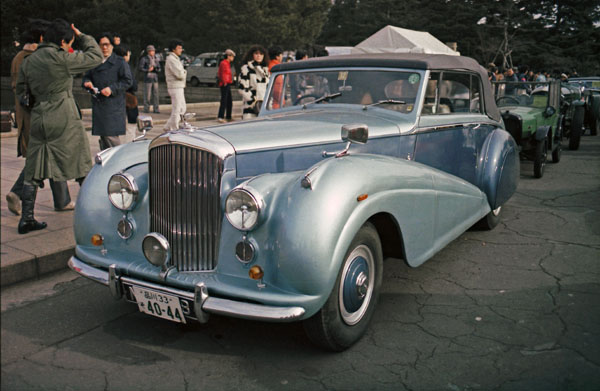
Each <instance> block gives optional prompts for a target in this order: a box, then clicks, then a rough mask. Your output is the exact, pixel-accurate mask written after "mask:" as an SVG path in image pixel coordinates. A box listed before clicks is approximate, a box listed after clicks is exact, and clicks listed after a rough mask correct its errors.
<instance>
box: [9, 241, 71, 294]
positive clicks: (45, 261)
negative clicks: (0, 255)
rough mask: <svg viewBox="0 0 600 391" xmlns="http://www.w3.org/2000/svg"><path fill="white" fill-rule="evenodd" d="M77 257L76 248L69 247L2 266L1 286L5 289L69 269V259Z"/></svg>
mask: <svg viewBox="0 0 600 391" xmlns="http://www.w3.org/2000/svg"><path fill="white" fill-rule="evenodd" d="M73 255H75V247H68V248H65V249H63V250H59V251H56V252H54V253H51V254H46V255H42V256H40V257H33V258H30V259H28V260H26V261H22V262H17V263H14V264H12V265H5V266H2V270H1V273H0V276H1V278H0V286H1V287H2V288H5V287H7V286H9V285H13V284H17V283H20V282H24V281H27V280H33V279H36V280H37V279H39V278H40V277H41V276H43V275H46V274H50V273H53V272H56V271H59V270H65V269H67V261H68V259H69V258H70V257H71V256H73Z"/></svg>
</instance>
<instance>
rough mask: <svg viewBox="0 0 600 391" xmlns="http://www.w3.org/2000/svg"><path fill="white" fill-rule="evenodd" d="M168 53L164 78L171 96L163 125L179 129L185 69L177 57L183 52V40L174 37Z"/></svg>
mask: <svg viewBox="0 0 600 391" xmlns="http://www.w3.org/2000/svg"><path fill="white" fill-rule="evenodd" d="M169 51H170V53H169V55H168V56H167V61H166V65H165V78H166V80H167V91H169V96H170V97H171V116H170V117H169V120H168V121H167V124H166V125H165V129H164V130H165V131H168V130H176V129H179V121H180V120H181V115H182V114H185V109H186V107H185V94H184V93H183V89H184V88H185V79H186V75H187V71H186V70H185V68H184V67H183V63H182V62H181V60H180V59H179V56H181V53H183V42H182V41H180V40H178V39H174V40H172V41H171V43H169Z"/></svg>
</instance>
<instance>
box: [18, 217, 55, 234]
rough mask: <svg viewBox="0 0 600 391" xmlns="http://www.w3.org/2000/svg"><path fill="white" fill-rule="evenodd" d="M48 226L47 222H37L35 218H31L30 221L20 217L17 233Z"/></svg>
mask: <svg viewBox="0 0 600 391" xmlns="http://www.w3.org/2000/svg"><path fill="white" fill-rule="evenodd" d="M47 226H48V224H46V223H44V222H41V223H40V222H39V221H37V220H32V221H25V220H23V219H21V221H19V233H20V234H21V235H23V234H26V233H29V232H31V231H38V230H40V229H44V228H46V227H47Z"/></svg>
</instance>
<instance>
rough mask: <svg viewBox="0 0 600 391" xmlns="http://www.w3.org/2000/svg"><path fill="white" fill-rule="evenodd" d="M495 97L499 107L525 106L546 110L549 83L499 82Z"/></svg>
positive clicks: (495, 87)
mask: <svg viewBox="0 0 600 391" xmlns="http://www.w3.org/2000/svg"><path fill="white" fill-rule="evenodd" d="M493 84H494V95H495V97H496V105H497V106H498V107H505V106H525V107H537V108H545V107H546V106H548V99H549V95H548V87H549V83H542V82H532V83H529V82H518V83H517V82H510V83H509V82H507V83H503V82H497V83H493Z"/></svg>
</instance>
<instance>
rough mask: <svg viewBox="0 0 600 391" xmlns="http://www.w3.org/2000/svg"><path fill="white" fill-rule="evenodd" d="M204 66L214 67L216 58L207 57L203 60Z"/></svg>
mask: <svg viewBox="0 0 600 391" xmlns="http://www.w3.org/2000/svg"><path fill="white" fill-rule="evenodd" d="M204 66H205V67H216V66H217V59H216V58H207V59H206V60H204Z"/></svg>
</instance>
